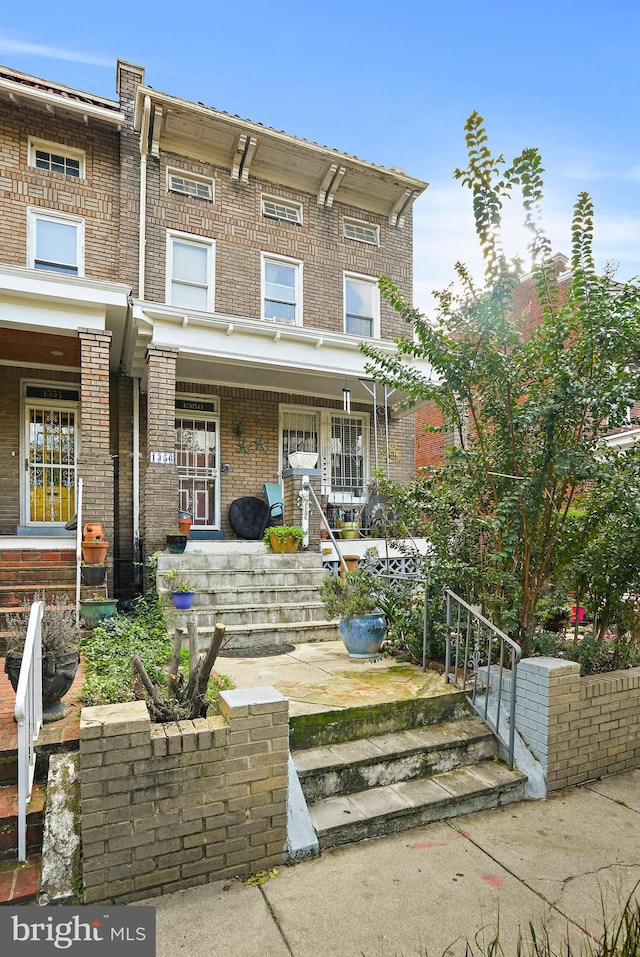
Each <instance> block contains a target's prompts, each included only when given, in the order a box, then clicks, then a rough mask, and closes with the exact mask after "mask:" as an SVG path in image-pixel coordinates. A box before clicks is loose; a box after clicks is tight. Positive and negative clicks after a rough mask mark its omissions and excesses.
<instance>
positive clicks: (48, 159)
mask: <svg viewBox="0 0 640 957" xmlns="http://www.w3.org/2000/svg"><path fill="white" fill-rule="evenodd" d="M29 166H35V167H36V169H46V170H48V171H49V172H50V173H64V175H65V176H73V177H74V179H84V175H85V158H84V153H83V151H82V150H74V149H71V147H69V146H61V145H60V144H59V143H47V142H46V141H45V140H36V139H33V138H31V139H30V140H29Z"/></svg>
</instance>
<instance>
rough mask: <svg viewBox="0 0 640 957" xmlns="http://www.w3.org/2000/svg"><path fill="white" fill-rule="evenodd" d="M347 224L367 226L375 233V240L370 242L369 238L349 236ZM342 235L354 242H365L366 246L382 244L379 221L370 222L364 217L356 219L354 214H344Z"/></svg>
mask: <svg viewBox="0 0 640 957" xmlns="http://www.w3.org/2000/svg"><path fill="white" fill-rule="evenodd" d="M347 226H355V227H358V226H360V227H363V226H364V227H367V228H368V229H371V230H373V232H374V233H375V237H376V238H375V240H374V241H373V242H369V240H368V239H360V238H359V237H358V236H347ZM342 235H343V238H344V239H349V240H351V242H353V243H364V244H365V245H366V246H377V247H379V246H380V226H379V225H378V224H377V223H370V222H368V221H367V220H364V219H355V217H353V216H344V217H343V220H342Z"/></svg>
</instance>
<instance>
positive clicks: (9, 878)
mask: <svg viewBox="0 0 640 957" xmlns="http://www.w3.org/2000/svg"><path fill="white" fill-rule="evenodd" d="M39 882H40V855H39V854H30V855H29V856H28V858H27V860H26V861H25V863H24V864H20V863H17V862H16V861H0V905H2V904H35V903H36V898H37V895H38V884H39Z"/></svg>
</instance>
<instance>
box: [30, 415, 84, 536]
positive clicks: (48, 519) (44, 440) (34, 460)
mask: <svg viewBox="0 0 640 957" xmlns="http://www.w3.org/2000/svg"><path fill="white" fill-rule="evenodd" d="M26 439H27V450H26V458H25V471H26V481H27V496H26V516H27V518H26V520H27V524H35V523H37V524H41V523H46V524H49V525H64V524H65V523H66V522H68V521H69V520H70V519H72V518H73V516H74V515H75V513H76V477H77V476H76V473H77V409H74V408H70V407H69V406H66V407H65V406H54V405H47V406H38V407H36V406H27V407H26Z"/></svg>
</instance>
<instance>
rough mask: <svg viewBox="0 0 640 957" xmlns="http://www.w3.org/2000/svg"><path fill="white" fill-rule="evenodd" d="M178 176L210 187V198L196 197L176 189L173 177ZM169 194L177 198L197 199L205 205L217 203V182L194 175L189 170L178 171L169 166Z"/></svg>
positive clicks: (208, 177)
mask: <svg viewBox="0 0 640 957" xmlns="http://www.w3.org/2000/svg"><path fill="white" fill-rule="evenodd" d="M172 176H176V177H179V178H180V179H184V180H191V182H193V183H200V184H202V185H204V186H208V187H209V190H210V195H209V196H196V195H194V194H193V193H187V192H185V191H184V190H181V189H174V188H173V187H172V185H171V177H172ZM167 192H168V193H173V194H174V195H175V196H186V198H187V199H197V200H200V201H202V202H203V203H215V201H216V181H215V179H214V178H213V177H212V176H202V175H201V174H200V173H192V172H191V171H189V170H184V169H178V167H176V166H167Z"/></svg>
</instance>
